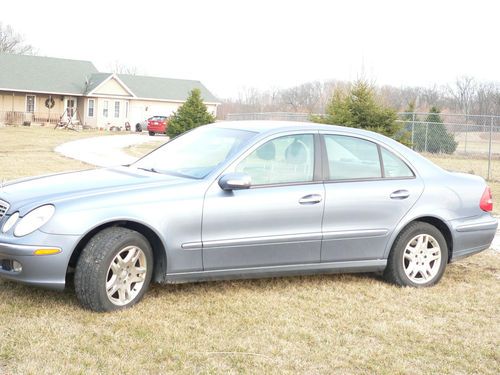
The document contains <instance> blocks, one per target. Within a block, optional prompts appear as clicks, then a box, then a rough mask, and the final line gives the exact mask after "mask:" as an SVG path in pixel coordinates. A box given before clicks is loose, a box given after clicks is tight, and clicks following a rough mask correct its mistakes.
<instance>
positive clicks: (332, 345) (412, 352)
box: [0, 128, 500, 374]
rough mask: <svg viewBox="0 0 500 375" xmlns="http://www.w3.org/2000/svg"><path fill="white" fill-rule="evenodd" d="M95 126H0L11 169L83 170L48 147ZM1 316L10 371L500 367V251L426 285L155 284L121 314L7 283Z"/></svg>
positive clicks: (367, 280) (368, 281)
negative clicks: (73, 128)
mask: <svg viewBox="0 0 500 375" xmlns="http://www.w3.org/2000/svg"><path fill="white" fill-rule="evenodd" d="M88 135H91V134H90V133H73V132H64V133H63V132H49V131H45V130H41V129H24V128H18V129H0V140H1V141H0V155H1V156H0V171H1V173H2V175H3V174H5V173H7V176H9V178H14V177H20V176H23V175H29V174H38V173H47V172H52V171H57V170H63V169H64V168H69V169H76V168H78V167H85V166H84V165H82V164H81V163H77V162H73V161H71V160H67V159H64V158H61V157H59V156H57V155H55V154H54V153H52V152H51V151H50V150H51V148H52V147H53V146H54V145H55V144H57V143H60V142H63V141H64V140H65V139H73V138H75V137H80V136H88ZM0 317H1V319H0V374H3V373H5V374H45V373H53V374H83V373H95V374H102V373H125V374H133V373H146V374H160V373H162V374H163V373H175V374H178V373H180V374H191V373H202V374H219V373H224V374H226V373H229V374H239V373H244V374H246V373H248V374H268V373H269V374H296V373H301V374H351V373H356V374H498V373H499V369H500V351H499V349H498V348H499V347H500V324H499V318H500V255H499V254H498V253H495V252H493V251H491V250H490V251H487V252H483V253H481V254H479V255H476V256H474V257H471V258H468V259H466V260H464V261H462V262H458V263H454V264H451V265H449V266H448V269H447V271H446V274H445V276H444V278H443V280H442V281H441V283H440V284H438V285H437V286H435V287H433V288H427V289H411V288H398V287H395V286H392V285H388V284H386V283H385V282H383V281H382V280H381V278H380V276H377V275H329V276H311V277H292V278H282V279H263V280H251V281H227V282H210V283H200V284H185V285H154V286H153V287H152V288H151V290H150V291H149V293H147V294H146V297H145V299H144V300H143V301H142V302H141V303H140V304H139V305H137V306H135V307H134V308H132V309H129V310H126V311H121V312H116V313H110V314H97V313H92V312H89V311H85V310H82V309H81V308H80V307H79V305H78V302H77V300H76V297H75V294H74V292H73V291H72V290H71V289H68V290H67V291H65V292H63V293H58V292H51V291H46V290H42V289H38V288H33V287H27V286H23V285H20V284H16V283H10V282H6V281H0Z"/></svg>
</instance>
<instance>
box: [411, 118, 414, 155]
mask: <svg viewBox="0 0 500 375" xmlns="http://www.w3.org/2000/svg"><path fill="white" fill-rule="evenodd" d="M411 116H412V118H411V149H412V150H415V142H414V137H415V112H413V114H412V115H411Z"/></svg>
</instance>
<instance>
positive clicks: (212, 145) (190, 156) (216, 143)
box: [131, 126, 255, 179]
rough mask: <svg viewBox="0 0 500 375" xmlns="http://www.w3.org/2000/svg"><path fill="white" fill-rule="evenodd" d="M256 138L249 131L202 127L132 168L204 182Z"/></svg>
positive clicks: (169, 143) (176, 139)
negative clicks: (218, 167)
mask: <svg viewBox="0 0 500 375" xmlns="http://www.w3.org/2000/svg"><path fill="white" fill-rule="evenodd" d="M254 135H255V133H254V132H251V131H246V130H237V129H223V128H216V127H211V126H206V127H200V128H198V129H195V130H192V131H190V132H188V133H185V134H183V135H181V136H180V137H177V138H175V139H173V140H172V141H170V142H168V143H166V144H165V145H164V146H162V147H160V148H158V149H157V150H155V151H153V152H152V153H150V154H148V155H146V156H144V157H143V158H142V159H140V160H138V161H137V162H135V163H134V164H132V165H131V167H133V168H139V169H144V170H148V171H151V172H156V173H164V174H169V175H174V176H180V177H188V178H196V179H200V178H204V177H205V176H207V175H208V174H209V173H210V172H212V171H213V170H214V169H215V168H216V167H217V166H219V165H220V164H221V163H223V162H224V161H226V160H227V159H228V158H229V157H230V156H232V155H234V154H235V153H236V152H238V151H239V150H240V149H241V147H242V146H243V144H244V143H246V141H248V140H249V139H250V138H252V136H254Z"/></svg>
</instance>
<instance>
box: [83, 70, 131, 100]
mask: <svg viewBox="0 0 500 375" xmlns="http://www.w3.org/2000/svg"><path fill="white" fill-rule="evenodd" d="M111 79H115V80H116V81H117V82H118V84H119V85H120V86H122V88H123V89H124V90H125V91H127V92H128V93H129V94H130V95H131V96H132V97H133V98H136V97H137V96H136V95H135V94H134V93H133V91H132V90H130V89H129V88H128V87H127V85H126V84H125V83H123V81H122V80H121V79H120V78H118V76H117V75H116V74H115V73H113V74H111V75H110V76H109V77H108V78H106V79H105V80H104V81H102V82H101V83H99V84H98V85H97V86H96V87H95V88H94V89H93V90H92V91H90V92H89V93H87V96H94V93H95V91H96V90H97V89H99V88H100V87H101V86H102V85H104V84H105V83H107V82H109V81H110V80H111ZM122 97H126V96H122Z"/></svg>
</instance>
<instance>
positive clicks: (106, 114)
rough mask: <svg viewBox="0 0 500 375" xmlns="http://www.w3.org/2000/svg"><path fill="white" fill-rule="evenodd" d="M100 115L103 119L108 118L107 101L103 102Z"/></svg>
mask: <svg viewBox="0 0 500 375" xmlns="http://www.w3.org/2000/svg"><path fill="white" fill-rule="evenodd" d="M102 115H103V116H104V117H108V101H107V100H105V101H104V105H103V106H102Z"/></svg>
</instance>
